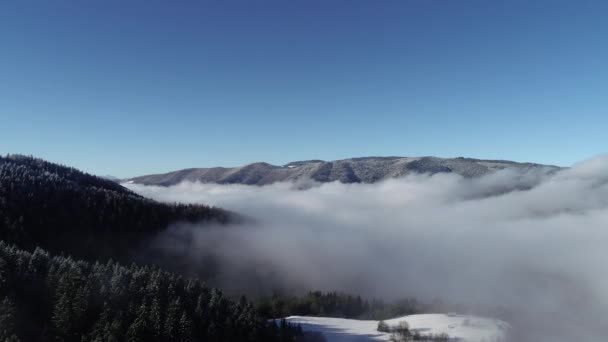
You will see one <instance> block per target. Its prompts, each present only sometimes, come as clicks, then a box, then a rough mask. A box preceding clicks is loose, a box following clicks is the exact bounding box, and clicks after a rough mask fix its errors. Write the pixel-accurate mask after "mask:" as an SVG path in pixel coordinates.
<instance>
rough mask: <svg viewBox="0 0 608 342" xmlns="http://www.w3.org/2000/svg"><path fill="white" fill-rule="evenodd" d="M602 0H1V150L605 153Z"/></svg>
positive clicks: (128, 154) (106, 155) (182, 158)
mask: <svg viewBox="0 0 608 342" xmlns="http://www.w3.org/2000/svg"><path fill="white" fill-rule="evenodd" d="M607 18H608V1H575V0H571V1H559V0H556V1H554V0H551V1H530V0H521V1H517V0H509V1H487V0H479V1H466V0H462V1H451V0H444V1H440V0H416V1H408V0H400V1H374V0H369V1H357V0H348V1H346V0H345V1H331V0H323V1H316V0H306V1H304V0H302V1H299V0H290V1H285V0H282V1H262V0H260V1H250V0H243V1H168V0H167V1H153V0H146V1H131V0H121V1H111V0H99V1H93V0H91V1H82V0H74V1H61V0H53V1H47V0H43V1H27V0H24V1H2V2H1V3H0V153H2V154H5V153H24V154H33V155H35V156H39V157H42V158H45V159H49V160H51V161H57V162H61V163H65V164H69V165H72V166H76V167H78V168H81V169H84V170H86V171H89V172H93V173H97V174H112V175H116V176H120V177H127V176H134V175H139V174H145V173H154V172H161V171H169V170H175V169H179V168H185V167H196V166H216V165H224V166H235V165H241V164H245V163H249V162H254V161H267V162H271V163H276V164H282V163H285V162H288V161H292V160H301V159H339V158H347V157H354V156H368V155H407V156H419V155H436V156H446V157H447V156H470V157H481V158H501V159H512V160H519V161H535V162H542V163H553V164H559V165H569V164H571V163H573V162H575V161H578V160H581V159H585V158H587V157H591V156H593V155H596V154H599V153H602V152H606V151H608V133H607V132H608V19H607Z"/></svg>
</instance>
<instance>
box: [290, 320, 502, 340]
mask: <svg viewBox="0 0 608 342" xmlns="http://www.w3.org/2000/svg"><path fill="white" fill-rule="evenodd" d="M286 320H287V321H288V322H289V323H293V324H300V325H301V326H302V329H303V330H304V331H311V332H320V333H322V334H323V335H324V336H325V338H326V339H327V342H375V341H388V339H389V336H390V334H386V333H381V332H378V331H377V330H376V329H377V327H378V321H361V320H355V319H343V318H328V317H305V316H291V317H287V318H286ZM402 321H406V322H407V323H408V324H409V326H410V330H411V331H412V332H418V333H420V334H421V335H426V334H434V335H437V334H441V333H446V334H448V336H450V341H462V342H502V341H505V340H506V337H507V333H508V330H509V329H510V326H509V324H508V323H506V322H503V321H500V320H495V319H489V318H481V317H475V316H466V315H456V314H447V315H445V314H424V315H410V316H403V317H399V318H395V319H391V320H386V321H385V322H386V323H387V324H388V325H389V326H397V325H398V324H399V322H402Z"/></svg>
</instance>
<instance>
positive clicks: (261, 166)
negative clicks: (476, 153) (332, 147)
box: [126, 157, 559, 186]
mask: <svg viewBox="0 0 608 342" xmlns="http://www.w3.org/2000/svg"><path fill="white" fill-rule="evenodd" d="M505 168H517V169H523V170H526V169H532V168H541V169H543V170H546V171H547V172H555V171H556V170H558V169H559V167H557V166H549V165H541V164H533V163H517V162H512V161H506V160H481V159H471V158H462V157H459V158H436V157H364V158H351V159H344V160H336V161H323V160H307V161H298V162H291V163H288V164H286V165H282V166H277V165H271V164H268V163H253V164H249V165H245V166H241V167H233V168H225V167H213V168H192V169H184V170H179V171H174V172H169V173H164V174H156V175H147V176H141V177H135V178H132V179H128V180H126V181H128V182H132V183H139V184H145V185H161V186H170V185H174V184H177V183H180V182H182V181H191V182H197V181H198V182H202V183H219V184H247V185H265V184H271V183H275V182H281V181H297V180H302V179H311V180H314V181H317V182H333V181H340V182H342V183H373V182H376V181H378V180H382V179H387V178H395V177H400V176H404V175H407V174H409V173H430V174H435V173H440V172H448V173H449V172H452V173H456V174H459V175H461V176H463V177H479V176H483V175H486V174H488V173H491V172H494V171H497V170H502V169H505Z"/></svg>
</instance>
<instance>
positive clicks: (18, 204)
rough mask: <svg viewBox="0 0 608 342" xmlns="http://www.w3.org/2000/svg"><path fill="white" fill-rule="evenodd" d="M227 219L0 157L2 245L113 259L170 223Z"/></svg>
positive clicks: (30, 161)
mask: <svg viewBox="0 0 608 342" xmlns="http://www.w3.org/2000/svg"><path fill="white" fill-rule="evenodd" d="M229 218H230V214H229V213H228V212H226V211H224V210H221V209H217V208H211V207H207V206H203V205H178V204H174V205H172V204H164V203H159V202H156V201H153V200H150V199H147V198H144V197H142V196H140V195H137V194H135V193H134V192H132V191H130V190H128V189H126V188H124V187H122V186H121V185H119V184H117V183H116V182H113V181H110V180H107V179H103V178H100V177H96V176H92V175H89V174H86V173H83V172H80V171H78V170H76V169H74V168H70V167H66V166H62V165H57V164H53V163H49V162H46V161H44V160H41V159H36V158H32V157H24V156H15V155H9V156H7V157H0V240H5V241H8V242H12V243H16V244H17V245H18V246H20V247H22V248H26V249H30V250H31V249H33V248H34V247H37V246H40V247H43V248H45V249H48V250H49V251H51V252H58V253H60V252H65V253H69V254H72V255H75V256H79V257H95V258H97V257H114V258H115V257H117V256H120V255H122V254H123V253H124V252H126V251H128V250H129V247H132V246H133V245H134V244H136V243H138V242H139V241H140V240H141V239H142V238H143V237H147V236H151V235H153V234H155V233H157V232H159V231H161V230H163V229H164V228H166V227H167V226H168V225H169V224H171V223H173V222H179V221H189V222H195V221H202V220H215V221H220V222H226V221H228V220H229Z"/></svg>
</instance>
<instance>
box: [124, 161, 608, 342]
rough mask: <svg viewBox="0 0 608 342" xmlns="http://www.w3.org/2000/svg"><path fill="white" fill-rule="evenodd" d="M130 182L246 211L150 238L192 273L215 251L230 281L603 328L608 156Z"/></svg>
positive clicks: (550, 332) (549, 332)
mask: <svg viewBox="0 0 608 342" xmlns="http://www.w3.org/2000/svg"><path fill="white" fill-rule="evenodd" d="M307 185H312V186H311V187H308V189H306V190H298V189H300V188H302V184H292V183H278V184H273V185H267V186H263V187H258V186H243V185H217V184H200V183H182V184H179V185H176V186H172V187H168V188H164V187H152V186H142V185H137V184H129V185H127V186H128V187H129V188H131V189H132V190H134V191H136V192H138V193H140V194H142V195H144V196H147V197H151V198H154V199H157V200H160V201H168V202H184V203H204V204H211V205H216V206H220V207H223V208H226V209H230V210H234V211H237V212H239V213H242V214H244V215H247V216H249V217H251V218H252V219H253V221H254V222H252V223H247V224H241V225H235V226H231V227H197V226H196V225H194V226H193V225H176V226H174V227H172V228H171V229H170V230H169V231H168V232H166V233H164V234H163V235H162V236H161V237H159V239H158V240H157V241H156V243H155V247H156V248H160V249H165V250H169V251H173V252H175V253H177V254H178V255H180V261H179V262H180V263H182V265H183V266H185V267H188V268H190V269H191V270H192V271H193V272H196V271H197V269H198V268H204V267H206V266H207V265H203V264H201V263H200V262H199V261H200V260H202V259H203V257H204V256H213V257H214V258H216V259H217V260H219V265H220V267H219V270H221V272H220V274H219V275H218V276H217V278H216V279H215V280H216V281H217V282H218V283H219V284H223V285H225V286H227V287H232V288H234V289H236V290H239V289H247V288H251V287H256V288H259V289H264V288H266V289H271V288H278V287H281V288H294V289H321V290H341V291H348V292H352V293H357V294H361V295H366V296H376V297H384V298H395V297H404V296H415V297H418V298H420V299H422V300H428V299H431V298H435V297H441V298H444V299H446V300H448V301H453V302H458V303H464V304H466V305H468V306H470V307H471V308H477V309H479V310H485V309H489V308H496V307H501V308H504V309H505V310H506V311H505V312H507V313H510V315H509V317H508V318H509V319H510V320H511V322H512V323H513V324H514V325H515V326H516V327H517V328H518V329H519V332H522V331H526V334H525V335H526V336H525V337H526V339H525V340H526V341H571V340H572V339H575V340H584V341H600V340H604V339H605V336H608V333H606V332H604V330H603V326H602V325H603V321H604V317H606V316H605V315H606V314H607V313H608V274H606V273H605V272H604V269H605V267H604V266H605V265H606V257H607V256H608V251H607V248H606V246H607V245H608V230H607V228H608V156H602V157H598V158H594V159H591V160H588V161H585V162H582V163H580V164H577V165H575V166H574V167H572V168H570V169H566V170H563V171H560V172H558V173H555V174H549V173H547V172H545V171H544V170H539V169H531V170H529V171H515V170H503V171H500V172H497V173H495V174H491V175H488V176H485V177H482V178H476V179H464V178H462V177H459V176H457V175H453V174H435V175H432V176H431V175H410V176H407V177H404V178H400V179H392V180H387V181H383V182H379V183H375V184H341V183H325V184H307Z"/></svg>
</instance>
